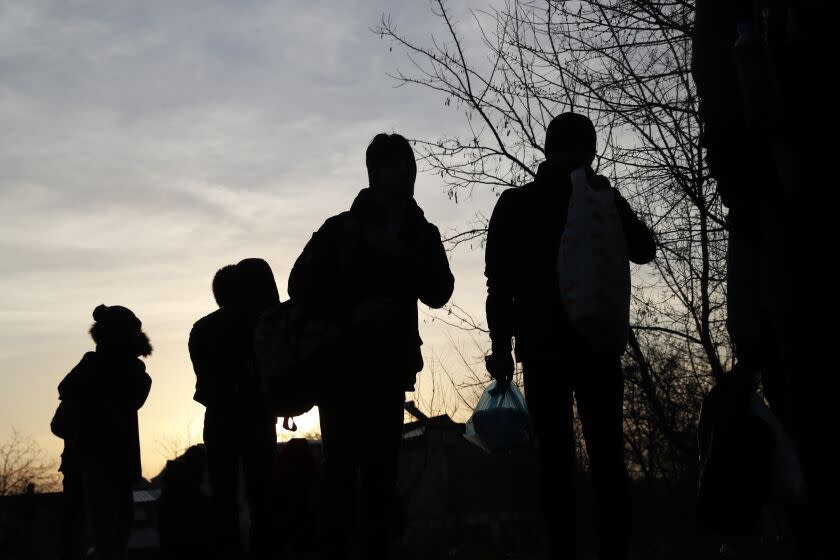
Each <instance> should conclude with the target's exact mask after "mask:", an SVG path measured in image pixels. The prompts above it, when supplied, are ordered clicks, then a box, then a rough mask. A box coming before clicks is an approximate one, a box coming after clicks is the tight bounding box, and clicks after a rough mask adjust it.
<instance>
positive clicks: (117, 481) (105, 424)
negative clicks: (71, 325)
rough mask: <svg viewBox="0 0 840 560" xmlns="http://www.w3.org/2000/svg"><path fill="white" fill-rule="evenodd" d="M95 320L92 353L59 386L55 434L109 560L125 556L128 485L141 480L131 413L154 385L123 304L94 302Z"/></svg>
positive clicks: (134, 321)
mask: <svg viewBox="0 0 840 560" xmlns="http://www.w3.org/2000/svg"><path fill="white" fill-rule="evenodd" d="M93 319H94V321H95V322H94V324H93V326H92V327H91V329H90V335H91V337H92V338H93V340H94V342H95V343H96V350H95V351H94V352H87V353H86V354H85V355H84V356H83V357H82V360H81V361H80V362H79V363H78V365H76V367H74V368H73V369H72V370H71V371H70V373H68V374H67V375H66V376H65V377H64V379H62V381H61V383H59V385H58V394H59V398H60V399H61V402H62V404H63V405H64V410H63V411H61V413H60V414H57V417H56V418H55V419H54V421H53V431H54V432H56V433H60V434H63V437H65V440H66V439H71V440H72V445H71V448H72V449H73V452H74V454H75V459H76V460H77V461H78V465H79V471H80V473H81V477H82V486H83V492H84V505H85V508H86V510H87V517H88V523H89V526H90V532H91V538H92V541H93V545H94V548H95V551H96V558H100V559H108V560H111V559H117V558H125V554H126V548H127V546H128V538H129V534H130V532H131V524H132V522H133V521H134V502H133V498H132V486H133V485H134V484H135V483H137V482H139V481H140V480H141V478H142V469H141V463H140V438H139V429H138V424H137V411H138V410H139V409H140V407H142V406H143V403H145V402H146V397H147V396H148V395H149V389H150V388H151V385H152V379H151V377H149V374H147V373H146V366H145V365H144V363H143V362H142V361H141V360H140V359H139V358H141V357H146V356H149V355H150V354H151V353H152V346H151V344H150V343H149V338H148V337H147V336H146V334H145V333H144V332H143V331H142V324H141V322H140V320H139V319H138V318H137V317H136V316H135V315H134V313H132V312H131V310H129V309H127V308H125V307H122V306H120V305H111V306H107V305H99V306H97V307H96V309H94V310H93ZM65 459H66V458H65Z"/></svg>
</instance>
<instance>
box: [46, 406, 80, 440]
mask: <svg viewBox="0 0 840 560" xmlns="http://www.w3.org/2000/svg"><path fill="white" fill-rule="evenodd" d="M50 431H51V432H52V433H53V434H54V435H55V436H57V437H59V438H61V439H63V440H72V439H75V438H76V436H77V435H78V431H79V421H78V415H77V413H76V407H75V406H74V405H73V403H72V401H69V400H66V399H65V400H61V401H59V403H58V408H56V409H55V414H54V415H53V418H52V420H51V421H50Z"/></svg>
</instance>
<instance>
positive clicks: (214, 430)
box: [204, 409, 241, 556]
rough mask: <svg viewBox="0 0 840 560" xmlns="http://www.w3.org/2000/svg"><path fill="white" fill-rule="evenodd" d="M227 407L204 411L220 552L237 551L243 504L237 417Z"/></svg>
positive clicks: (215, 535) (215, 538)
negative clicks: (239, 485)
mask: <svg viewBox="0 0 840 560" xmlns="http://www.w3.org/2000/svg"><path fill="white" fill-rule="evenodd" d="M231 416H232V415H231V414H230V413H228V412H227V411H216V410H213V409H207V411H206V412H205V414H204V446H205V449H206V451H207V474H208V478H209V480H210V491H211V494H212V495H211V499H210V504H211V510H212V520H213V523H212V526H213V534H212V537H211V538H212V539H213V541H214V548H215V550H216V551H217V553H218V554H219V555H220V556H225V555H233V554H237V553H238V552H239V550H240V547H241V543H240V538H239V505H238V500H237V492H236V488H237V481H238V476H237V474H238V465H239V455H238V453H237V449H236V446H235V443H234V442H233V441H232V434H231V432H232V430H233V425H232V423H233V418H231Z"/></svg>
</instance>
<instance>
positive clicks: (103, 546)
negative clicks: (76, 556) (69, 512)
mask: <svg viewBox="0 0 840 560" xmlns="http://www.w3.org/2000/svg"><path fill="white" fill-rule="evenodd" d="M82 472H83V477H84V490H85V496H84V499H85V505H86V506H87V514H88V519H89V522H90V530H91V537H92V541H93V546H94V549H95V550H96V558H97V559H98V560H119V559H121V558H123V557H124V556H125V546H126V545H127V543H128V538H127V537H128V535H127V532H126V530H125V517H126V516H125V509H126V508H125V504H124V502H123V501H122V500H123V499H124V498H125V496H124V494H123V493H120V489H121V488H120V486H121V485H119V484H118V483H117V475H118V473H115V472H114V469H113V467H112V465H111V464H110V463H109V462H108V458H107V457H92V456H85V457H83V459H82ZM130 499H131V495H130V492H129V500H130ZM129 506H133V504H129ZM128 527H129V530H130V527H131V525H130V521H129V525H128Z"/></svg>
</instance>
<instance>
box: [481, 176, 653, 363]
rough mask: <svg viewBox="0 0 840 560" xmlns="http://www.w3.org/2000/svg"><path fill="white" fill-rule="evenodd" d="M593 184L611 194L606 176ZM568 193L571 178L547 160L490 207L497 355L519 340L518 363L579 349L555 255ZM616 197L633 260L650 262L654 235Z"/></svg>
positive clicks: (488, 257) (490, 290) (491, 316)
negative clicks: (530, 179) (525, 181)
mask: <svg viewBox="0 0 840 560" xmlns="http://www.w3.org/2000/svg"><path fill="white" fill-rule="evenodd" d="M590 181H600V182H602V183H603V184H604V185H603V186H604V187H606V188H612V187H610V186H609V181H608V180H607V179H606V178H605V177H601V176H596V175H594V174H590ZM571 191H572V185H571V179H570V178H569V172H568V171H567V170H558V169H554V168H553V167H552V166H551V165H550V164H549V163H547V162H546V163H543V164H541V165H540V167H539V170H538V171H537V177H536V180H535V181H533V182H532V183H528V184H527V185H525V186H523V187H520V188H516V189H508V190H506V191H504V192H503V193H502V195H501V196H500V197H499V201H498V202H497V203H496V207H495V208H494V209H493V214H492V216H491V218H490V226H489V230H488V233H487V244H486V249H485V272H484V274H485V276H486V277H487V324H488V326H489V328H490V338H491V340H492V343H493V351H494V352H500V353H503V352H510V350H511V338H512V337H516V354H517V358H518V359H519V360H523V359H527V358H528V357H530V356H534V355H537V354H539V353H540V352H541V351H543V350H545V351H550V352H552V353H556V351H557V346H558V344H566V345H569V347H573V346H576V345H578V344H582V341H580V340H578V338H577V337H576V336H575V335H574V333H573V332H572V331H571V328H570V325H569V324H568V321H567V319H566V317H565V312H564V311H563V306H562V304H561V302H560V290H559V286H558V282H557V252H558V250H559V247H560V237H561V236H562V234H563V229H564V228H565V226H566V214H567V213H568V207H569V196H570V195H571ZM614 193H615V200H616V205H617V207H618V212H619V215H620V216H621V220H622V223H623V225H624V232H625V234H626V236H627V250H628V256H629V257H630V260H631V261H633V262H634V263H637V264H644V263H648V262H650V261H652V260H653V258H654V256H655V253H656V246H655V242H654V238H653V234H652V233H651V231H650V230H649V229H648V228H647V226H645V225H644V224H643V223H642V222H641V221H640V220H639V218H638V217H636V215H635V214H634V213H633V210H632V209H631V208H630V205H629V204H628V203H627V201H626V200H625V199H624V197H622V196H621V195H620V194H619V193H618V191H615V190H614Z"/></svg>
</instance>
